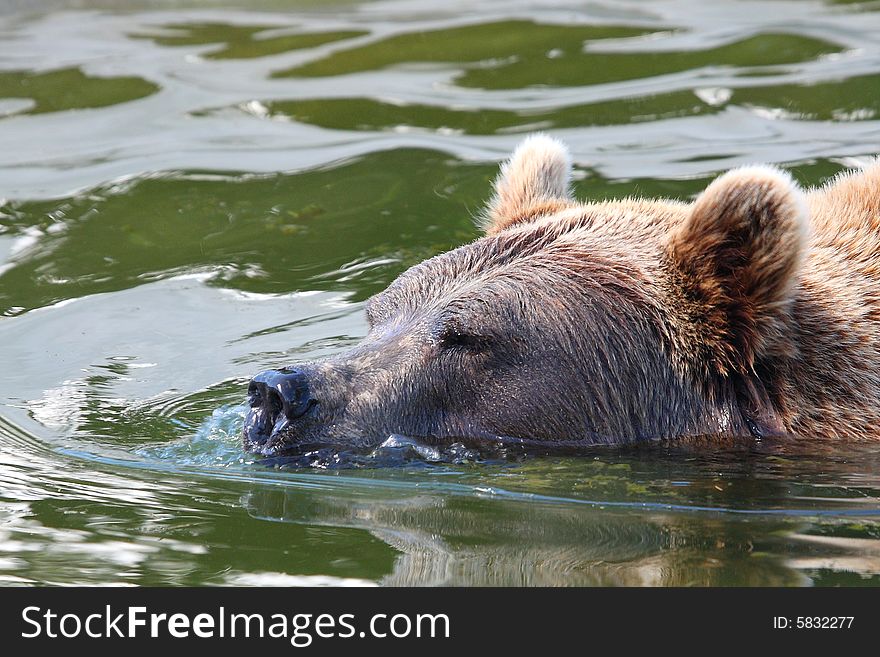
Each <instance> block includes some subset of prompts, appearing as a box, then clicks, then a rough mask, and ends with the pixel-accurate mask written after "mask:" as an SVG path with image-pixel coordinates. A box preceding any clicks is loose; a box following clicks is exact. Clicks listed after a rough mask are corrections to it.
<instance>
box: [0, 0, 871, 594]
mask: <svg viewBox="0 0 880 657" xmlns="http://www.w3.org/2000/svg"><path fill="white" fill-rule="evenodd" d="M249 5H250V6H251V9H249V10H241V9H233V8H230V7H229V6H227V4H225V3H222V2H215V3H198V6H196V5H195V4H194V5H192V6H187V5H186V3H183V4H182V5H181V4H180V3H175V4H173V5H172V4H170V3H165V2H161V1H155V2H148V1H140V2H135V3H129V2H127V3H116V2H111V1H109V0H107V1H103V2H102V1H100V0H93V1H90V0H85V1H81V2H77V3H65V2H62V1H60V0H59V1H57V2H54V1H53V2H49V1H47V2H38V3H27V4H15V3H12V4H11V5H9V6H8V7H7V8H6V9H4V10H3V12H2V13H0V33H2V36H3V38H2V39H0V143H2V144H3V148H2V149H0V199H2V203H0V364H2V367H3V376H2V378H0V583H5V584H141V585H143V584H147V585H150V584H153V585H155V584H179V585H186V584H190V585H202V584H285V585H286V584H352V583H360V584H372V583H377V584H388V585H401V584H414V585H432V584H454V585H473V584H490V585H510V584H529V585H532V584H535V585H537V584H550V585H593V584H623V585H635V584H638V585H863V584H864V585H877V584H880V449H878V448H876V447H871V446H867V447H865V446H848V447H838V446H824V445H823V444H822V443H821V437H819V439H818V440H817V441H816V442H815V443H812V444H809V445H806V446H805V445H798V444H786V445H746V446H739V447H707V446H686V445H666V446H654V447H649V448H638V449H636V448H633V449H615V450H609V449H597V450H595V451H590V452H587V453H585V454H583V455H580V456H578V457H572V456H530V457H523V456H521V455H507V456H506V457H505V456H504V455H498V454H495V455H486V454H480V453H477V452H475V451H474V450H472V449H469V448H466V447H456V448H453V449H451V450H439V451H438V450H435V449H432V448H428V447H425V446H423V445H420V444H418V443H416V442H414V441H411V440H408V439H406V438H405V437H400V436H394V437H390V438H389V440H388V441H386V443H385V444H384V446H383V447H382V448H380V449H378V450H377V451H376V452H375V453H374V454H371V455H359V456H357V457H354V456H352V455H346V454H334V453H318V454H314V455H311V456H309V457H308V458H305V459H302V460H301V461H300V462H298V463H296V464H290V463H275V462H271V463H268V462H265V461H255V460H254V458H253V457H252V456H250V455H248V454H246V453H244V452H243V451H242V450H241V446H240V442H239V436H238V434H239V431H240V429H241V424H242V416H243V412H244V408H243V405H242V404H243V402H244V390H245V386H246V383H247V381H248V379H249V377H250V376H251V375H253V374H254V373H256V372H258V371H260V370H262V369H265V368H269V367H278V366H281V365H285V364H288V363H292V362H296V361H297V360H304V359H311V358H315V357H318V356H321V355H326V354H331V353H335V352H338V351H340V350H343V349H346V348H347V347H349V346H351V345H352V344H354V343H356V342H357V341H358V340H359V339H360V338H361V337H362V336H363V335H364V334H365V333H366V322H365V320H364V318H363V316H362V309H363V303H364V301H365V300H366V299H367V298H369V296H370V295H372V294H374V293H376V292H378V291H379V290H381V289H383V288H384V287H385V286H386V285H388V283H389V282H390V281H392V280H393V279H394V278H395V277H396V276H397V275H398V274H399V273H400V272H401V271H403V270H404V269H405V268H407V267H408V266H410V265H412V264H415V263H417V262H419V261H421V260H422V259H424V258H426V257H429V256H431V255H434V254H436V253H438V252H441V251H444V250H447V249H450V248H452V247H455V246H457V245H459V244H462V243H464V242H466V241H468V240H471V239H473V238H475V237H476V236H477V234H478V233H477V230H476V229H475V227H474V224H473V217H474V216H475V215H476V214H478V212H479V210H480V208H481V206H482V204H483V203H484V202H485V200H486V197H487V195H488V189H489V184H490V182H491V180H492V178H493V177H494V175H495V172H496V170H497V163H498V161H499V160H500V159H501V158H503V157H504V156H505V155H506V154H507V153H508V152H509V151H510V149H511V148H512V147H513V146H515V144H516V143H517V141H518V140H519V139H521V138H522V135H524V134H527V133H528V132H530V131H534V130H545V131H548V132H550V133H551V134H553V135H555V136H558V137H560V138H562V139H564V140H565V141H567V142H568V143H569V144H570V145H571V147H572V152H573V155H574V159H575V162H576V179H577V181H576V191H577V194H578V195H579V196H580V197H582V198H593V199H604V198H620V197H624V196H627V195H645V196H668V197H672V198H680V199H687V198H690V197H692V196H693V195H694V194H695V193H697V192H698V191H699V190H700V189H701V188H702V187H703V186H705V185H706V183H707V182H708V181H709V180H711V179H712V177H713V176H715V175H717V173H718V172H720V171H723V170H725V169H727V168H729V167H732V166H737V165H740V164H745V163H751V162H758V161H763V162H772V163H776V164H779V165H780V166H783V167H785V168H787V169H788V170H790V171H791V172H792V174H793V175H794V176H795V178H797V179H798V180H799V181H800V182H801V183H802V184H804V185H814V184H819V183H821V182H823V181H824V180H826V179H828V178H829V177H831V176H833V175H834V174H836V173H837V172H839V171H841V170H842V169H844V168H846V167H848V166H851V165H853V164H856V163H858V162H860V161H863V160H865V159H866V158H868V157H870V156H872V155H874V154H875V153H877V152H880V120H878V111H880V101H878V98H880V12H878V11H877V9H878V7H877V5H876V3H871V2H864V3H861V2H854V3H833V2H828V3H820V2H795V1H780V2H747V1H744V2H731V3H704V2H697V1H696V0H657V1H655V2H651V3H645V2H613V3H591V4H587V5H584V3H575V2H571V3H569V2H565V1H562V2H557V3H553V4H552V5H547V3H539V2H528V1H523V2H514V3H511V2H509V1H507V2H481V3H478V5H476V6H474V4H473V3H468V5H467V7H468V8H467V11H462V6H458V5H454V4H452V5H450V4H449V3H439V2H405V1H392V2H339V3H313V4H308V3H287V2H281V1H278V2H263V3H249Z"/></svg>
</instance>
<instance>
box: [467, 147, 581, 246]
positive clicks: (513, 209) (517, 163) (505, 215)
mask: <svg viewBox="0 0 880 657" xmlns="http://www.w3.org/2000/svg"><path fill="white" fill-rule="evenodd" d="M570 183H571V155H569V152H568V149H567V148H566V147H565V145H564V144H563V143H562V142H560V141H558V140H557V139H553V138H552V137H548V136H547V135H543V134H535V135H531V136H529V137H527V138H526V139H525V140H523V141H522V143H520V145H519V146H518V147H517V149H516V150H515V151H514V152H513V155H511V156H510V159H509V160H507V162H505V163H504V164H503V165H502V166H501V172H500V173H499V174H498V178H496V179H495V193H494V195H493V196H492V199H491V200H490V201H489V204H488V206H487V208H486V213H485V216H484V217H483V219H482V220H481V222H480V225H481V227H482V228H483V229H484V230H485V232H486V234H487V235H494V234H495V233H499V232H501V231H502V230H504V229H505V228H508V227H509V226H513V225H514V224H518V223H523V222H527V221H531V220H533V219H536V218H538V217H540V216H543V215H547V214H551V213H553V212H557V211H559V210H561V209H563V208H565V207H568V206H569V205H570V203H571V200H572V197H571V190H570V189H569V185H570Z"/></svg>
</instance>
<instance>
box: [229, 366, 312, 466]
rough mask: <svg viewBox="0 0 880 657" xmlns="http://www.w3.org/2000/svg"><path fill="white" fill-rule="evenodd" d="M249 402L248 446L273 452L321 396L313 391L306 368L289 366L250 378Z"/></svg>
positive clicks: (246, 426) (246, 436)
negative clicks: (313, 393) (300, 368)
mask: <svg viewBox="0 0 880 657" xmlns="http://www.w3.org/2000/svg"><path fill="white" fill-rule="evenodd" d="M248 405H249V406H250V410H249V411H248V413H247V416H246V417H245V426H244V436H245V441H246V443H247V447H248V448H249V449H251V450H253V451H258V452H262V453H271V452H275V451H277V450H278V449H279V447H282V446H283V443H286V442H288V441H289V439H290V437H291V434H292V433H293V424H294V423H295V422H296V421H297V420H299V419H300V418H302V417H303V416H305V415H306V414H307V413H309V411H311V410H312V409H313V408H314V407H315V406H317V405H318V400H317V399H315V398H314V397H313V396H312V394H311V391H310V387H309V381H308V376H307V375H306V374H305V372H303V371H302V370H299V369H295V368H290V369H282V370H266V371H265V372H260V373H259V374H257V375H256V376H255V377H254V378H253V379H251V381H250V383H249V384H248Z"/></svg>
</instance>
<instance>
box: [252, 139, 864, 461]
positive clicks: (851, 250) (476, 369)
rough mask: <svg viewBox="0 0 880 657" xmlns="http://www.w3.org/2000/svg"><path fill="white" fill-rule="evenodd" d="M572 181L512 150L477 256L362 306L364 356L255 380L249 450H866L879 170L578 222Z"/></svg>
mask: <svg viewBox="0 0 880 657" xmlns="http://www.w3.org/2000/svg"><path fill="white" fill-rule="evenodd" d="M570 179H571V159H570V157H569V154H568V152H567V150H566V148H565V147H564V146H563V145H562V144H560V143H559V142H557V141H556V140H554V139H552V138H550V137H546V136H542V135H537V136H533V137H530V138H527V139H526V140H525V141H524V142H523V143H522V144H521V145H520V146H519V148H518V149H517V150H516V151H515V152H514V154H513V155H512V156H511V158H510V160H509V161H508V162H506V163H505V164H504V165H503V167H502V169H501V173H500V175H499V176H498V179H497V181H496V183H495V189H494V195H493V197H492V199H491V200H490V202H489V204H488V206H487V208H486V211H485V217H484V224H483V227H484V230H485V235H484V236H483V237H481V238H480V239H477V240H476V241H474V242H472V243H470V244H467V245H465V246H462V247H459V248H457V249H455V250H453V251H450V252H448V253H443V254H441V255H438V256H436V257H433V258H431V259H429V260H426V261H425V262H422V263H420V264H418V265H416V266H414V267H412V268H411V269H409V270H408V271H406V272H405V273H403V274H402V275H401V276H400V277H399V278H398V279H397V280H395V281H394V282H393V283H392V284H391V285H390V286H389V287H388V288H387V289H386V290H385V291H384V292H382V293H380V294H377V295H376V296H374V297H373V298H372V299H370V300H369V302H368V303H367V306H366V313H367V318H368V320H369V324H370V331H369V333H368V335H367V336H366V338H365V339H364V340H363V342H361V343H360V344H359V345H358V346H356V347H354V348H353V349H351V350H349V351H347V352H345V353H342V354H339V355H336V356H333V357H330V358H327V359H324V360H320V361H314V362H307V363H299V364H296V365H293V366H291V367H289V368H285V369H280V370H270V371H267V372H263V373H261V374H259V375H257V376H255V377H254V379H253V380H252V381H251V383H250V385H249V388H248V397H249V403H250V411H249V413H248V416H247V419H246V423H245V429H244V441H245V446H246V448H247V449H249V450H251V451H253V452H256V453H261V454H265V455H277V454H280V453H285V452H289V451H296V450H302V449H313V448H315V446H320V445H345V446H347V447H350V448H355V449H357V448H369V447H372V446H375V445H377V444H379V443H381V442H382V441H383V440H385V439H386V438H387V437H388V436H389V435H392V434H403V435H406V436H413V437H419V438H422V439H425V440H426V441H428V442H434V443H443V442H444V441H447V442H450V441H452V440H453V439H455V438H460V437H468V438H471V439H475V440H493V439H496V438H498V437H505V438H506V439H509V440H517V439H521V440H527V441H539V442H540V441H544V442H545V443H546V444H547V445H552V444H555V443H559V442H562V443H571V442H574V443H583V444H608V443H626V442H642V441H652V440H661V439H674V438H676V437H681V436H697V435H700V436H703V435H716V436H723V437H728V438H729V437H736V436H742V437H773V436H783V435H793V436H814V437H815V436H821V440H824V441H835V440H861V441H866V440H876V439H877V436H878V435H880V432H878V428H880V374H878V372H880V351H878V350H880V339H878V338H880V331H878V328H880V323H878V322H880V319H878V318H880V295H878V294H877V292H876V290H877V289H878V287H880V286H878V283H880V281H878V278H880V165H878V164H877V163H874V164H872V165H871V166H869V167H868V168H867V169H865V170H864V171H861V172H852V173H849V174H846V175H843V176H841V177H839V178H837V179H835V180H833V181H830V182H829V183H828V184H826V185H825V186H824V187H822V188H820V189H817V190H813V191H809V192H803V191H801V190H800V189H799V188H798V186H797V185H796V184H795V183H794V182H793V181H792V180H791V178H790V177H789V176H788V175H787V174H786V173H784V172H782V171H779V170H777V169H775V168H772V167H766V166H756V167H747V168H740V169H735V170H732V171H730V172H728V173H726V174H724V175H722V176H720V177H719V178H718V179H716V180H715V181H714V182H713V183H711V184H710V185H709V186H708V187H707V188H706V189H705V190H704V191H703V192H702V193H701V194H700V195H699V196H698V197H697V198H696V200H695V201H694V202H692V203H682V202H676V201H667V200H643V199H625V200H616V201H607V202H590V203H579V202H577V201H576V200H574V199H573V198H572V196H571V193H570ZM426 184H430V183H429V182H426Z"/></svg>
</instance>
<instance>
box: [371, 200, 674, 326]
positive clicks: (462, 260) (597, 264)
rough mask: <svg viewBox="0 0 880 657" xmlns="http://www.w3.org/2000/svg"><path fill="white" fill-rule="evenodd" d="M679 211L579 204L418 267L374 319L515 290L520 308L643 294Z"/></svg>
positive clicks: (384, 298)
mask: <svg viewBox="0 0 880 657" xmlns="http://www.w3.org/2000/svg"><path fill="white" fill-rule="evenodd" d="M680 207H681V208H683V207H685V206H683V205H681V206H680V205H679V204H662V203H651V202H643V201H637V200H631V201H619V202H606V203H595V204H583V205H580V204H579V205H576V206H573V207H571V208H568V209H565V210H563V211H561V212H557V213H554V214H553V215H551V216H548V217H544V218H540V219H537V220H535V221H532V222H529V223H527V224H520V225H517V226H513V227H511V228H509V229H507V230H505V231H503V232H501V233H499V234H496V235H492V236H488V237H482V238H480V239H477V240H476V241H474V242H471V243H470V244H466V245H464V246H461V247H458V248H457V249H454V250H452V251H448V252H445V253H442V254H439V255H437V256H434V257H432V258H429V259H427V260H425V261H423V262H421V263H419V264H417V265H415V266H413V267H411V268H410V269H409V270H407V271H406V272H404V273H403V274H401V275H400V276H399V277H398V278H397V279H396V280H395V281H394V282H393V283H392V284H391V285H390V286H389V287H388V288H387V289H386V290H385V291H384V292H382V293H380V294H378V295H376V296H375V297H373V298H372V299H370V300H369V302H368V304H367V314H368V316H370V317H371V319H374V320H376V321H381V320H382V319H383V318H386V317H388V316H390V315H391V314H395V313H401V312H413V311H417V310H421V309H424V308H425V307H426V306H428V305H430V304H432V303H438V302H439V303H442V302H450V303H453V302H461V301H466V300H467V299H468V298H474V299H482V300H486V299H488V298H493V297H494V298H500V299H501V300H503V299H504V295H505V294H506V293H507V292H508V291H513V290H516V291H517V292H518V294H517V295H516V298H517V299H518V300H521V299H522V298H523V294H522V293H523V292H526V293H528V296H532V297H536V298H542V297H544V298H549V297H553V296H564V295H568V296H570V295H571V294H572V291H573V288H576V289H580V290H582V291H584V292H589V291H592V292H593V293H594V294H602V293H603V292H609V291H612V289H613V291H614V293H615V294H616V295H619V294H620V293H621V292H624V293H626V292H630V291H631V292H635V293H641V292H644V291H645V288H646V287H647V286H648V281H649V280H650V279H651V277H652V276H651V272H652V271H653V270H654V269H656V266H657V263H658V254H659V252H660V249H661V245H662V242H663V239H662V238H663V236H664V235H665V232H666V231H667V230H668V227H669V226H670V225H672V224H674V223H677V221H679V220H680V217H681V216H682V215H683V212H682V211H680V210H679V208H680ZM621 223H623V224H625V225H626V230H620V228H619V224H621ZM626 296H633V295H631V294H626ZM636 296H641V294H636Z"/></svg>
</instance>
